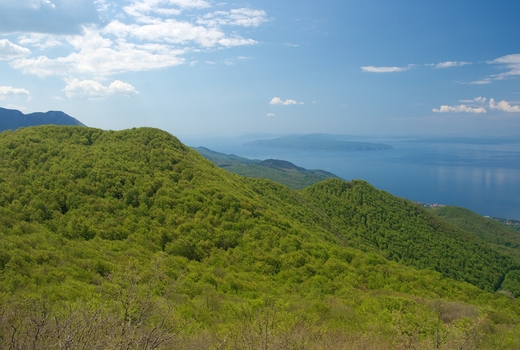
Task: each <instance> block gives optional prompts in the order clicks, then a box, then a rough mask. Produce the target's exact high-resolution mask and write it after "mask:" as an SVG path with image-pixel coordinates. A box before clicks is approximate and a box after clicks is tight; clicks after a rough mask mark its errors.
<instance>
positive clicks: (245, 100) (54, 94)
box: [0, 0, 520, 139]
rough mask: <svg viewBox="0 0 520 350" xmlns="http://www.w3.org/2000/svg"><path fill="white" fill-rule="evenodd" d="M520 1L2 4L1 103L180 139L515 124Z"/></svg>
mask: <svg viewBox="0 0 520 350" xmlns="http://www.w3.org/2000/svg"><path fill="white" fill-rule="evenodd" d="M519 17H520V2H518V1H510V0H507V1H505V0H495V1H466V0H458V1H453V0H451V1H445V0H436V1H421V2H418V1H408V0H407V1H399V0H395V1H387V0H359V1H358V0H345V1H337V0H335V1H332V0H322V1H306V0H303V1H293V0H287V1H284V0H279V1H271V0H267V1H266V0H264V1H258V0H250V1H241V0H237V1H232V2H224V1H212V0H118V1H111V0H17V1H14V0H0V106H1V107H4V108H13V109H19V110H22V111H23V112H25V113H28V112H35V111H42V112H45V111H47V110H62V111H64V112H66V113H68V114H70V115H72V116H73V117H76V118H77V119H79V120H80V121H82V122H83V123H85V124H86V125H88V126H93V127H98V128H103V129H125V128H130V127H138V126H153V127H158V128H161V129H164V130H167V131H169V132H171V133H173V134H174V135H177V136H179V137H181V139H182V137H184V136H189V137H191V136H236V135H241V134H246V133H275V134H276V133H280V134H286V133H314V132H320V133H336V134H338V133H341V134H360V135H405V134H437V135H442V134H446V135H501V134H518V133H520V83H519V81H520V80H519V78H520V44H519V43H520V20H519V19H518V18H519Z"/></svg>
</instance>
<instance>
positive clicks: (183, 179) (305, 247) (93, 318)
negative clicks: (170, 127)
mask: <svg viewBox="0 0 520 350" xmlns="http://www.w3.org/2000/svg"><path fill="white" fill-rule="evenodd" d="M515 264H516V263H515V261H514V260H513V259H512V258H510V257H508V256H507V255H504V254H501V253H500V252H499V251H497V250H495V249H494V248H493V247H491V246H489V245H488V244H487V243H486V242H484V241H482V240H480V239H479V238H477V237H475V236H473V235H471V234H470V233H468V232H466V231H463V230H461V229H458V228H456V227H455V226H452V225H450V224H449V223H447V222H445V221H443V220H442V219H440V218H438V217H436V216H434V215H433V214H431V213H429V212H428V211H426V210H424V209H422V208H420V207H418V206H416V205H414V204H413V203H411V202H408V201H405V200H402V199H398V198H395V197H393V196H391V195H390V194H388V193H385V192H382V191H378V190H377V189H375V188H373V187H372V186H370V185H369V184H367V183H365V182H362V181H353V182H345V181H343V180H339V179H330V180H326V181H324V182H322V183H319V184H316V185H314V186H312V187H310V188H307V189H304V190H301V191H293V190H290V189H289V188H287V187H285V186H283V185H280V184H277V183H274V182H272V181H269V180H261V179H247V178H244V177H241V176H238V175H232V174H229V173H227V172H226V171H224V170H222V169H219V168H218V167H216V166H214V165H213V164H211V163H210V162H209V161H207V160H205V159H204V158H203V157H202V156H200V155H199V154H198V153H197V152H195V151H193V150H191V149H189V148H188V147H186V146H184V145H183V144H181V143H180V142H179V141H178V140H177V139H176V138H175V137H173V136H171V135H170V134H168V133H166V132H164V131H161V130H157V129H151V128H141V129H132V130H125V131H117V132H115V131H102V130H97V129H90V128H84V127H55V126H45V127H31V128H27V129H21V130H18V131H15V132H4V133H0V307H1V308H0V339H2V341H1V342H0V343H2V344H4V345H0V347H5V348H29V347H36V345H35V346H33V345H34V344H36V343H37V344H39V345H38V347H40V348H45V346H47V347H48V348H61V347H64V348H65V347H66V346H65V345H64V344H69V343H67V341H69V342H72V341H75V342H76V344H83V345H82V346H83V347H85V346H86V347H88V348H118V349H122V348H129V347H130V345H131V344H133V345H132V346H133V347H134V348H143V349H145V348H146V349H151V348H161V347H162V348H179V349H181V348H182V349H195V348H198V349H200V348H208V349H210V348H217V347H220V348H228V349H244V348H251V349H256V348H262V349H267V348H275V349H306V348H316V349H319V348H323V349H326V348H341V347H345V346H346V345H345V344H350V345H352V346H354V345H356V344H358V345H356V346H359V347H364V348H370V347H372V348H385V347H386V348H387V347H389V346H393V347H397V348H406V347H408V348H411V347H423V348H424V347H432V348H475V347H477V346H480V347H484V348H490V349H492V348H497V344H501V345H500V346H501V347H502V348H511V349H515V348H518V346H520V344H519V342H518V339H520V337H518V335H519V334H520V328H519V325H518V324H519V322H520V305H519V304H518V302H517V300H516V299H515V298H514V297H512V295H511V293H510V292H512V290H513V289H514V288H516V285H515V281H517V279H518V273H517V271H518V270H517V269H516V265H515ZM506 275H507V278H506ZM504 280H505V281H504ZM503 281H504V283H502V282H503ZM508 288H509V289H508ZM496 291H500V292H498V293H496ZM50 320H53V321H52V322H50ZM107 328H108V329H110V331H107ZM66 339H69V340H66ZM5 340H8V341H5ZM52 342H55V343H52ZM58 342H59V344H61V345H59V346H58V345H57V344H58ZM46 344H50V345H46ZM52 344H54V345H52ZM85 344H88V345H85ZM284 344H285V345H284ZM77 347H79V346H77ZM68 348H75V347H74V346H73V345H70V346H69V347H68Z"/></svg>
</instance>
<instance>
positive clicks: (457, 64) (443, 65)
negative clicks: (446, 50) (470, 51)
mask: <svg viewBox="0 0 520 350" xmlns="http://www.w3.org/2000/svg"><path fill="white" fill-rule="evenodd" d="M468 64H471V62H457V61H447V62H441V63H438V64H436V65H435V67H437V68H450V67H461V66H465V65H468Z"/></svg>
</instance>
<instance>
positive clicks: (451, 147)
mask: <svg viewBox="0 0 520 350" xmlns="http://www.w3.org/2000/svg"><path fill="white" fill-rule="evenodd" d="M181 141H183V142H185V143H186V144H188V145H190V146H193V147H197V146H204V147H207V148H209V149H211V150H213V151H217V152H221V153H225V154H235V155H237V156H241V157H245V158H252V159H261V160H264V159H282V160H286V161H289V162H291V163H294V164H295V165H297V166H300V167H303V168H306V169H322V170H326V171H329V172H331V173H333V174H335V175H337V176H338V177H341V178H343V179H345V180H353V179H361V180H365V181H367V182H369V183H370V184H372V185H373V186H375V187H376V188H378V189H380V190H384V191H387V192H389V193H391V194H393V195H395V196H398V197H402V198H407V199H409V200H412V201H415V202H422V203H426V204H440V205H455V206H460V207H464V208H467V209H470V210H472V211H474V212H476V213H478V214H480V215H484V216H491V217H499V218H506V219H513V220H520V144H519V143H516V144H503V145H471V144H443V143H415V142H407V141H386V142H384V143H385V144H388V145H391V146H393V147H394V149H392V150H384V151H354V152H329V151H307V150H294V149H284V148H267V147H252V146H246V145H244V143H245V142H242V141H243V140H240V139H232V138H230V139H188V140H186V141H184V140H181Z"/></svg>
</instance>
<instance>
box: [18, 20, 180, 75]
mask: <svg viewBox="0 0 520 350" xmlns="http://www.w3.org/2000/svg"><path fill="white" fill-rule="evenodd" d="M69 43H70V44H71V45H73V46H74V47H75V48H77V49H78V50H79V51H78V52H73V53H71V54H70V55H68V56H66V57H58V58H55V59H51V58H49V57H47V56H39V57H36V58H30V59H25V58H24V59H18V60H15V61H13V62H11V65H12V66H13V67H14V68H16V69H21V70H22V71H23V73H26V74H34V75H37V76H39V77H46V76H52V75H63V76H68V75H75V74H89V75H91V76H94V77H105V76H109V75H113V74H117V73H123V72H129V71H130V72H137V71H145V70H153V69H159V68H166V67H171V66H176V65H179V64H182V63H183V62H184V59H183V58H181V57H179V56H180V55H181V54H182V53H184V52H183V51H181V50H174V49H172V48H171V47H170V46H168V45H161V44H142V45H137V44H132V43H128V42H126V41H124V40H120V41H117V42H112V41H111V40H110V39H107V38H104V37H102V36H101V35H100V33H99V32H97V31H95V30H87V31H86V33H85V34H84V35H83V36H77V37H71V38H70V39H69Z"/></svg>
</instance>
